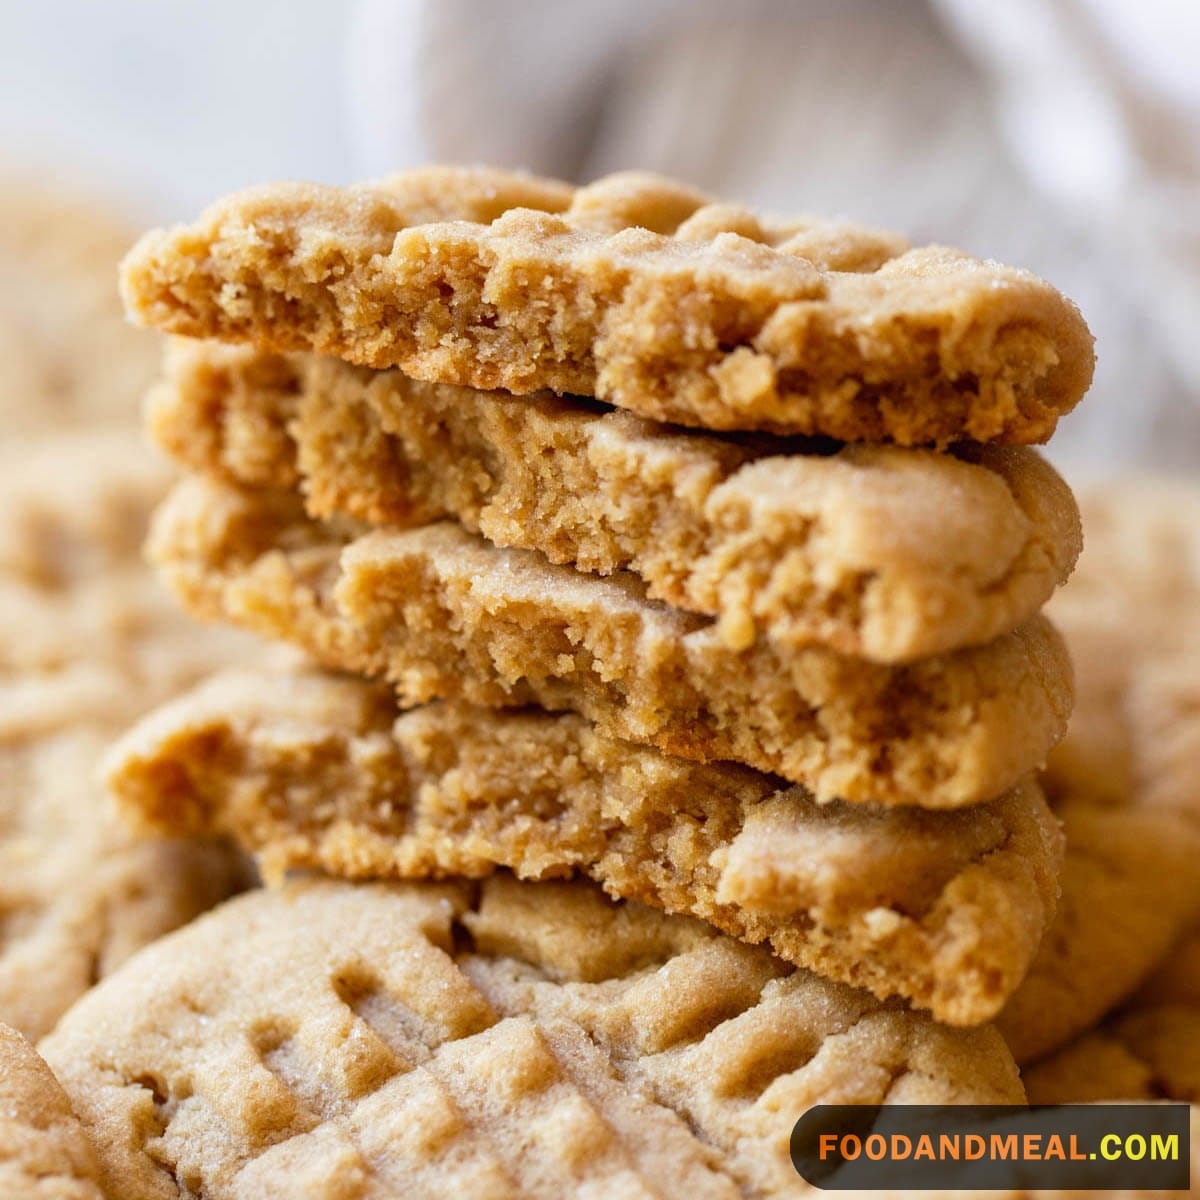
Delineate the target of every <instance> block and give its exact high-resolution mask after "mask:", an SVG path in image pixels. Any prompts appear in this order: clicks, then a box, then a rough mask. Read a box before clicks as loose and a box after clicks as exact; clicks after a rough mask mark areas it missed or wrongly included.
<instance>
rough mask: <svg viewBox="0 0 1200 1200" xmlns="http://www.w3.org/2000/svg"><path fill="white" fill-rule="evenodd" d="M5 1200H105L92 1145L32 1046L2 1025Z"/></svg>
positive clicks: (0, 1192)
mask: <svg viewBox="0 0 1200 1200" xmlns="http://www.w3.org/2000/svg"><path fill="white" fill-rule="evenodd" d="M0 1200H106V1197H105V1194H104V1192H103V1191H102V1190H101V1188H100V1181H99V1168H98V1166H97V1163H96V1156H95V1154H94V1152H93V1150H92V1144H91V1142H90V1141H89V1139H88V1135H87V1134H86V1133H85V1132H84V1130H83V1126H82V1125H81V1124H80V1123H79V1118H78V1117H76V1116H75V1113H74V1111H73V1110H72V1108H71V1102H70V1100H68V1099H67V1095H66V1093H65V1092H64V1091H63V1090H62V1087H61V1086H60V1085H59V1083H58V1080H56V1079H55V1078H54V1075H53V1074H52V1073H51V1071H50V1068H49V1067H48V1066H46V1064H45V1063H44V1062H43V1061H42V1060H41V1058H39V1057H38V1055H37V1052H36V1051H35V1050H34V1049H33V1047H32V1046H31V1045H30V1044H29V1043H28V1042H27V1041H25V1039H24V1038H23V1037H22V1036H21V1035H20V1034H19V1033H17V1031H16V1030H15V1029H10V1028H9V1027H8V1026H7V1025H3V1024H0Z"/></svg>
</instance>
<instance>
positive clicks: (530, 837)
mask: <svg viewBox="0 0 1200 1200" xmlns="http://www.w3.org/2000/svg"><path fill="white" fill-rule="evenodd" d="M105 773H106V778H107V782H108V785H109V787H110V789H111V790H112V791H113V793H114V794H115V796H116V798H117V800H118V802H119V803H120V804H121V806H122V808H123V809H124V811H125V812H126V813H127V814H128V815H129V816H131V817H132V818H133V819H134V820H135V821H137V822H139V823H140V824H142V825H143V826H145V827H148V828H150V829H152V830H156V831H158V832H160V833H163V832H165V833H170V834H173V835H176V836H179V835H185V834H190V835H196V834H201V835H209V836H211V835H214V834H229V835H232V836H233V837H235V838H236V840H237V841H238V843H239V844H240V845H241V846H242V847H243V848H244V849H245V850H247V851H249V852H251V853H253V854H255V855H256V856H257V857H258V860H259V863H260V865H261V867H262V868H263V870H264V873H265V874H266V875H267V876H268V877H270V878H274V879H278V878H281V877H282V875H283V874H284V872H285V871H287V870H288V869H289V868H295V867H309V868H320V869H322V870H324V871H326V872H328V873H330V874H333V875H336V876H339V877H350V878H357V879H367V878H410V879H420V878H429V877H434V878H440V877H444V876H450V875H466V876H471V877H478V876H482V875H487V874H490V873H491V872H492V871H493V870H494V869H495V868H496V867H497V866H502V867H509V868H511V869H513V870H514V871H516V872H517V873H518V875H520V876H523V877H526V878H535V879H536V878H546V877H553V876H563V875H567V874H570V873H573V872H576V871H578V872H581V873H584V874H587V875H590V876H591V877H592V878H593V879H595V880H597V881H598V882H600V883H601V884H603V885H604V887H605V890H606V891H608V892H609V893H610V894H611V895H613V896H614V897H617V898H621V899H627V900H640V901H644V902H646V903H650V904H653V905H655V906H657V907H660V908H665V909H667V910H668V911H671V912H683V913H690V914H691V915H693V916H697V917H702V918H704V919H706V920H708V921H711V922H712V923H713V924H715V925H717V926H718V927H719V928H721V929H723V930H724V931H725V932H727V933H731V934H733V935H735V936H737V937H739V938H741V939H743V940H746V941H750V942H756V943H757V942H767V943H768V944H769V945H770V947H771V949H772V950H774V952H775V953H776V954H779V955H780V956H781V957H783V958H785V959H788V960H789V961H791V962H793V963H796V964H797V965H799V966H804V967H808V968H810V969H812V970H815V971H817V972H818V973H819V974H822V975H826V976H830V977H832V978H835V979H839V980H841V981H843V982H846V983H852V984H856V985H858V986H863V987H867V988H869V989H870V990H871V991H873V992H875V993H876V994H877V995H879V996H880V997H887V996H889V995H897V994H899V995H904V996H906V997H908V998H909V999H911V1000H913V1001H915V1002H916V1003H917V1004H919V1005H920V1006H922V1007H925V1008H930V1009H932V1011H933V1012H934V1015H935V1016H937V1017H938V1018H940V1019H941V1020H944V1021H948V1022H950V1023H952V1024H958V1025H963V1024H979V1023H981V1022H983V1021H986V1020H988V1019H989V1018H990V1017H992V1016H994V1015H995V1013H996V1011H997V1010H998V1009H999V1007H1000V1006H1001V1004H1002V1003H1003V1002H1004V1000H1005V999H1006V998H1007V996H1008V994H1009V993H1010V992H1011V991H1012V990H1013V988H1015V987H1016V985H1017V983H1018V982H1019V981H1020V979H1021V977H1022V976H1023V975H1024V973H1025V970H1026V968H1027V967H1028V965H1029V962H1030V959H1031V958H1032V956H1033V954H1034V952H1035V951H1036V949H1037V946H1038V943H1039V942H1040V941H1041V936H1042V933H1043V932H1044V930H1045V927H1046V923H1047V922H1048V920H1049V918H1050V915H1051V913H1052V912H1053V908H1054V903H1055V900H1056V898H1057V870H1058V865H1059V861H1060V858H1061V852H1062V839H1061V835H1060V833H1059V830H1058V825H1057V823H1056V821H1055V820H1054V818H1053V816H1052V815H1051V814H1050V810H1049V809H1048V808H1047V807H1046V805H1045V803H1044V802H1043V801H1042V799H1041V796H1040V795H1039V793H1038V792H1037V789H1036V787H1035V786H1034V785H1033V784H1032V783H1028V782H1027V783H1026V784H1025V785H1024V786H1023V787H1021V788H1019V789H1018V790H1017V791H1015V792H1013V793H1012V794H1010V795H1009V796H1006V797H1005V798H1003V799H1002V800H998V801H996V802H994V803H992V804H989V805H979V806H976V807H974V808H970V809H966V810H961V811H958V812H946V813H931V812H927V811H922V810H919V809H903V810H892V811H889V812H886V813H881V812H878V811H872V810H869V809H867V808H865V807H863V806H851V805H845V804H837V803H834V804H830V805H828V806H825V807H822V806H819V805H817V804H816V803H815V802H814V801H813V800H812V798H811V797H810V796H809V795H808V794H807V793H806V792H805V791H804V790H803V789H802V788H799V787H793V788H784V789H781V787H780V783H779V781H778V780H777V779H773V778H772V777H770V776H764V775H759V774H757V773H755V772H752V771H746V770H742V769H740V768H737V767H733V766H730V765H727V764H713V765H710V766H701V765H699V764H696V763H690V762H687V761H685V760H683V759H674V758H668V757H667V756H666V755H663V754H660V753H658V752H657V751H655V750H649V749H646V748H644V747H639V746H633V745H630V744H628V743H624V742H618V741H615V740H614V739H611V738H606V737H604V736H602V735H600V734H598V733H597V732H596V731H595V729H594V728H593V727H592V726H591V725H590V724H589V723H588V722H587V721H586V720H585V719H584V718H582V717H578V716H576V715H575V714H573V713H558V714H549V713H542V712H538V711H536V710H520V711H510V712H497V711H495V710H489V709H479V708H473V707H471V706H469V705H464V704H461V703H444V704H434V705H430V706H428V707H426V708H420V709H416V710H415V711H412V712H408V713H404V714H402V715H401V714H398V713H397V711H396V707H395V702H394V700H393V699H392V693H391V689H390V688H388V687H386V685H379V684H375V685H371V684H367V683H363V682H360V681H358V680H352V679H348V678H346V677H339V676H331V675H323V674H320V673H317V672H300V671H291V672H289V673H287V674H282V675H277V676H271V675H264V674H253V675H252V674H247V673H240V672H231V673H228V674H225V675H222V676H217V677H215V678H214V679H212V680H210V681H209V682H208V683H207V684H204V685H202V686H201V687H200V688H198V689H196V690H195V691H194V692H192V693H190V694H189V695H187V696H184V697H181V698H180V699H178V700H176V701H174V702H172V703H170V704H168V705H166V706H165V707H164V708H162V709H160V710H158V711H157V712H156V713H154V714H152V715H151V716H149V717H147V718H146V719H145V720H144V721H143V722H141V723H140V724H139V725H138V726H137V727H136V728H135V729H133V730H132V731H131V732H130V733H129V735H128V736H127V737H125V738H124V739H122V741H121V742H120V743H119V744H118V745H117V746H115V747H114V748H113V751H112V753H111V755H110V756H109V758H108V760H107V764H106V769H105Z"/></svg>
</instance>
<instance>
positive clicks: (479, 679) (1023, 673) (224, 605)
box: [150, 478, 1071, 808]
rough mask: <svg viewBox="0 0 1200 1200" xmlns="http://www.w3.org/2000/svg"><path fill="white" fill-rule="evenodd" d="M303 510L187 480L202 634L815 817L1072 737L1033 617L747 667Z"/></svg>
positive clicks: (613, 596)
mask: <svg viewBox="0 0 1200 1200" xmlns="http://www.w3.org/2000/svg"><path fill="white" fill-rule="evenodd" d="M355 532H356V530H355V528H354V527H353V526H350V527H349V528H347V527H346V526H345V525H344V524H343V523H329V524H320V523H317V522H313V521H311V520H309V519H307V518H305V517H304V515H303V514H302V512H300V510H299V501H298V499H297V498H296V497H295V496H293V495H291V494H283V495H280V494H279V493H269V492H255V493H251V492H249V491H245V490H239V489H235V488H232V487H230V486H228V485H221V484H218V483H215V482H212V481H209V480H203V479H196V478H193V479H189V480H186V481H185V482H184V483H183V484H182V485H181V486H180V487H179V488H178V489H177V490H176V492H175V493H174V494H173V495H172V498H171V499H170V501H169V502H168V503H167V504H166V505H165V506H164V507H163V508H162V509H161V510H160V512H159V513H158V516H157V517H156V520H155V526H154V532H153V534H152V537H151V542H150V554H151V556H152V558H153V559H154V561H155V562H156V564H157V565H158V566H159V567H160V569H161V570H162V571H163V573H164V575H165V577H166V578H167V579H168V581H169V582H170V583H171V585H172V586H173V587H174V588H175V590H176V591H177V593H178V594H179V595H180V596H181V598H182V599H183V600H184V601H185V603H186V604H187V605H188V606H189V608H191V609H192V611H193V612H195V613H196V614H197V615H199V616H202V617H206V618H209V619H224V620H228V621H231V622H233V623H234V624H236V625H242V626H244V627H246V628H250V629H253V630H256V631H258V632H262V633H268V634H271V635H273V636H276V637H280V638H284V639H286V640H289V641H292V642H294V643H297V644H299V645H301V646H302V647H303V648H304V649H306V650H308V651H309V652H310V653H312V654H313V655H314V656H315V657H316V658H317V659H318V660H319V661H321V662H322V663H323V664H324V665H326V666H330V667H334V668H337V669H339V670H348V671H351V672H354V673H358V674H367V675H373V676H385V677H387V678H388V679H389V681H390V682H392V683H393V684H394V685H395V686H396V688H397V691H398V693H399V694H400V696H401V699H402V701H403V702H404V703H406V704H409V705H411V704H413V703H419V702H422V701H425V700H429V699H432V698H435V697H440V698H453V699H457V698H462V699H466V700H469V701H471V702H472V703H477V704H483V705H486V706H489V707H511V706H514V705H524V704H539V705H541V706H542V707H544V708H548V709H573V710H576V711H579V712H582V713H583V714H584V715H585V716H587V717H588V718H589V719H591V720H593V721H595V722H596V724H597V726H598V727H599V728H600V729H601V731H602V732H604V733H606V734H609V735H611V736H616V737H621V738H625V739H627V740H630V741H635V742H641V743H645V744H649V745H653V746H655V747H657V748H658V749H660V750H663V751H665V752H667V753H670V754H675V755H678V756H680V757H684V758H692V759H695V760H697V761H702V762H703V761H711V760H713V759H722V760H730V761H735V762H742V763H745V764H747V765H749V766H753V767H755V768H756V769H758V770H761V771H767V772H770V773H774V774H778V775H782V776H783V777H784V778H786V779H789V780H791V781H793V782H797V783H803V784H804V785H805V786H806V787H808V788H809V789H810V790H811V791H812V792H813V794H814V795H815V796H816V797H817V798H818V799H820V800H831V799H846V800H849V801H851V802H860V801H861V802H867V803H879V804H900V805H917V806H921V807H927V808H955V807H960V806H963V805H968V804H975V803H979V802H980V801H983V800H988V799H992V798H994V797H995V796H997V795H999V794H1000V793H1001V792H1003V791H1006V790H1007V789H1008V788H1010V787H1012V786H1014V785H1015V784H1016V783H1017V782H1018V780H1020V779H1021V778H1023V777H1024V776H1025V775H1026V774H1028V772H1029V771H1030V770H1031V769H1032V768H1033V767H1035V766H1036V765H1037V764H1038V763H1039V762H1040V761H1042V759H1043V758H1044V757H1045V754H1046V753H1047V751H1048V750H1049V749H1050V747H1051V746H1052V745H1053V744H1054V742H1055V741H1057V739H1058V737H1059V736H1060V734H1061V733H1062V731H1063V729H1064V727H1065V723H1066V718H1067V714H1068V712H1069V709H1070V703H1071V676H1070V663H1069V660H1068V659H1067V656H1066V651H1065V648H1064V647H1063V645H1062V642H1061V640H1060V639H1059V638H1058V635H1057V634H1056V633H1055V631H1054V630H1053V628H1052V627H1051V626H1050V625H1049V624H1048V623H1047V622H1045V621H1044V620H1043V619H1041V618H1038V617H1035V618H1034V619H1033V620H1032V621H1030V622H1028V623H1026V624H1025V625H1023V626H1022V627H1021V628H1020V629H1017V630H1015V631H1014V632H1012V633H1011V634H1007V635H1005V636H1004V637H1001V638H997V639H995V640H994V641H992V642H989V643H987V644H986V645H985V646H980V647H971V648H968V649H964V650H959V651H955V652H954V653H952V654H948V655H945V656H942V657H939V658H932V659H923V660H920V661H919V662H916V663H912V664H906V665H903V666H885V665H881V664H876V663H867V662H862V661H860V660H857V659H851V658H847V657H845V656H841V655H837V654H835V653H834V652H832V651H829V650H825V649H824V648H821V647H808V648H802V649H796V650H785V649H783V648H780V647H778V646H776V645H775V644H773V643H771V642H768V641H764V640H759V641H757V642H755V643H754V645H753V646H751V647H748V648H746V649H744V650H732V649H731V648H730V647H729V646H727V645H726V644H725V643H724V642H723V641H722V640H721V638H720V636H719V634H718V633H717V631H716V629H715V627H714V625H713V623H712V622H711V621H707V620H705V619H704V618H701V617H697V616H695V615H693V614H688V613H681V612H679V611H677V610H673V609H670V608H668V607H666V606H664V605H662V604H658V603H655V602H654V601H651V600H649V599H647V597H646V595H645V588H644V585H642V584H641V582H640V581H639V580H637V579H636V578H634V577H632V576H629V575H620V576H613V577H610V578H607V579H603V578H598V577H596V576H592V575H584V574H582V573H580V572H578V571H575V570H573V569H571V568H569V567H563V566H557V565H554V564H551V563H548V562H547V561H546V560H545V559H544V558H543V557H542V556H540V555H537V554H535V553H533V552H532V551H528V550H503V549H499V548H497V547H494V546H491V545H490V544H488V543H487V542H485V541H483V539H481V538H479V537H475V536H472V535H470V534H468V533H466V532H465V531H464V530H463V529H462V528H461V526H458V525H456V524H454V523H452V522H439V523H437V524H434V525H429V526H425V527H422V528H419V529H415V530H408V531H403V532H395V533H393V532H384V531H379V530H376V531H373V532H369V533H367V534H365V535H363V536H358V537H355V536H354V534H355Z"/></svg>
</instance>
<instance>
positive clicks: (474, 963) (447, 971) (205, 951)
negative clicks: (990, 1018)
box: [42, 877, 1023, 1200]
mask: <svg viewBox="0 0 1200 1200" xmlns="http://www.w3.org/2000/svg"><path fill="white" fill-rule="evenodd" d="M42 1050H43V1053H44V1054H45V1057H46V1059H47V1061H48V1062H49V1063H50V1064H51V1066H52V1067H53V1068H54V1070H55V1071H56V1073H57V1074H58V1076H59V1078H60V1079H61V1080H62V1081H63V1084H64V1086H65V1088H66V1090H67V1092H68V1094H69V1095H70V1096H71V1098H72V1100H73V1101H74V1103H75V1104H76V1106H77V1109H78V1111H79V1113H80V1116H81V1118H82V1120H83V1122H84V1124H85V1126H86V1128H87V1129H88V1131H89V1132H90V1134H91V1135H92V1137H93V1141H94V1142H95V1144H96V1145H97V1148H98V1153H99V1154H100V1157H101V1166H102V1172H103V1177H104V1178H105V1179H106V1180H110V1181H114V1182H116V1181H119V1182H120V1184H121V1187H122V1189H123V1190H122V1193H121V1194H122V1195H123V1196H124V1197H125V1200H143V1198H144V1197H155V1198H156V1200H157V1198H159V1197H163V1198H165V1197H179V1196H181V1195H183V1194H185V1189H186V1192H187V1193H188V1194H193V1195H203V1196H204V1197H205V1198H206V1200H224V1198H226V1197H231V1196H244V1195H248V1194H261V1193H262V1192H263V1191H264V1190H266V1189H267V1188H268V1187H270V1188H273V1189H274V1190H276V1191H278V1190H279V1189H281V1188H283V1189H285V1190H286V1191H288V1192H289V1193H290V1194H298V1193H305V1192H306V1191H307V1192H308V1193H309V1194H313V1195H320V1196H333V1195H337V1196H339V1197H341V1198H342V1200H355V1198H357V1197H372V1198H373V1200H383V1198H385V1197H392V1196H400V1195H403V1196H406V1197H407V1196H423V1195H429V1196H446V1195H461V1196H480V1197H483V1196H486V1197H489V1198H495V1200H499V1198H501V1197H505V1196H510V1195H511V1196H517V1195H520V1196H524V1197H539V1196H548V1197H559V1196H562V1195H574V1194H580V1193H581V1192H582V1191H585V1190H591V1191H594V1192H595V1193H596V1194H602V1195H605V1196H613V1197H623V1196H643V1195H645V1194H647V1193H648V1192H649V1193H651V1194H660V1195H664V1196H681V1197H682V1196H714V1197H733V1196H747V1195H749V1196H775V1195H794V1194H796V1192H797V1190H800V1191H801V1192H803V1191H805V1190H806V1189H805V1188H804V1187H803V1185H801V1184H800V1182H799V1180H798V1179H797V1177H796V1174H795V1172H794V1170H793V1168H792V1165H791V1162H790V1161H789V1159H788V1154H787V1143H788V1136H789V1134H790V1131H791V1127H792V1124H793V1123H794V1121H795V1120H796V1118H797V1117H798V1115H799V1114H800V1113H802V1112H803V1111H805V1110H806V1109H807V1108H808V1107H810V1106H811V1105H813V1104H815V1103H818V1102H820V1101H821V1100H822V1099H834V1098H836V1099H838V1100H841V1101H851V1102H852V1101H861V1102H863V1103H877V1102H902V1101H912V1102H924V1103H954V1102H972V1101H973V1102H997V1103H1019V1102H1020V1101H1021V1098H1022V1095H1023V1093H1022V1091H1021V1087H1020V1084H1019V1082H1018V1080H1017V1077H1016V1071H1015V1068H1014V1067H1013V1064H1012V1060H1011V1058H1009V1056H1008V1055H1007V1052H1006V1051H1005V1050H1004V1047H1003V1045H1002V1043H1001V1042H1000V1040H999V1039H998V1037H997V1036H996V1035H995V1033H994V1032H993V1031H991V1030H989V1029H980V1030H973V1031H969V1032H968V1031H962V1030H948V1029H945V1028H942V1027H939V1026H937V1025H935V1024H934V1023H933V1022H931V1021H929V1020H928V1019H926V1018H923V1017H920V1016H917V1015H914V1014H911V1013H908V1012H905V1011H903V1010H902V1009H898V1008H894V1007H889V1006H881V1005H880V1004H879V1003H878V1002H877V1001H875V1000H874V999H872V998H871V997H870V996H868V995H866V994H865V993H862V992H856V991H854V990H853V989H850V988H846V987H842V986H839V985H835V984H830V983H827V982H825V981H822V980H820V979H818V978H816V977H814V976H811V975H809V974H807V973H806V972H803V971H792V970H790V969H789V968H787V967H786V966H785V965H784V964H782V963H780V962H778V961H777V960H774V959H772V958H771V957H770V956H769V955H768V954H766V953H765V952H764V951H762V950H758V949H754V948H751V947H747V946H743V945H741V944H739V943H737V942H733V941H731V940H730V939H728V938H725V937H724V936H722V935H720V934H718V933H716V932H715V931H714V930H712V929H711V928H709V927H707V926H706V925H704V924H703V923H702V922H698V921H691V920H688V919H686V918H681V917H670V916H666V915H663V914H660V913H656V912H654V911H653V910H649V909H645V908H642V907H640V906H638V905H633V904H629V905H615V904H613V903H611V902H610V901H608V900H606V899H605V898H604V897H603V896H602V895H601V894H600V892H599V891H598V889H595V888H593V887H592V886H591V885H587V884H578V883H559V884H528V883H524V884H523V883H518V882H516V881H513V880H511V879H507V878H504V877H497V878H495V879H492V880H488V881H485V882H484V883H483V884H482V885H481V886H480V887H479V889H478V891H476V892H472V891H471V890H469V889H468V888H466V887H465V886H463V885H458V886H445V887H436V886H432V885H415V884H413V885H391V886H387V885H378V884H337V883H332V882H319V881H313V882H304V881H297V882H293V883H290V884H288V885H285V886H284V887H283V888H281V889H279V890H276V891H258V892H252V893H250V894H248V895H246V896H244V897H242V898H240V899H238V900H235V901H233V902H231V903H230V904H228V905H226V906H223V907H222V908H220V909H218V910H216V911H215V912H214V913H212V914H210V915H208V916H207V917H204V918H201V919H200V920H199V921H197V922H196V923H194V924H193V925H191V926H189V927H188V928H187V929H184V930H181V931H179V932H178V933H176V934H174V935H172V936H170V937H169V938H166V939H164V940H162V941H160V942H159V943H157V944H156V945H154V946H152V947H149V948H147V950H145V951H144V952H143V953H142V954H141V955H139V957H138V959H137V960H136V961H135V962H134V963H131V964H130V967H129V969H127V970H126V971H124V972H123V973H121V974H120V975H118V976H114V977H112V978H110V979H109V980H107V981H106V982H105V983H104V984H102V985H101V986H100V987H98V988H96V989H95V990H94V991H93V992H92V993H91V994H90V995H89V996H87V997H86V998H85V999H84V1000H83V1001H81V1002H80V1003H79V1004H78V1005H77V1006H76V1007H75V1008H74V1010H73V1011H72V1012H71V1013H70V1014H68V1016H67V1017H66V1018H64V1020H63V1021H62V1022H61V1024H60V1025H59V1027H58V1029H57V1030H56V1031H55V1033H54V1034H53V1035H52V1036H51V1037H50V1038H48V1039H47V1040H46V1041H45V1042H44V1043H43V1046H42Z"/></svg>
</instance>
